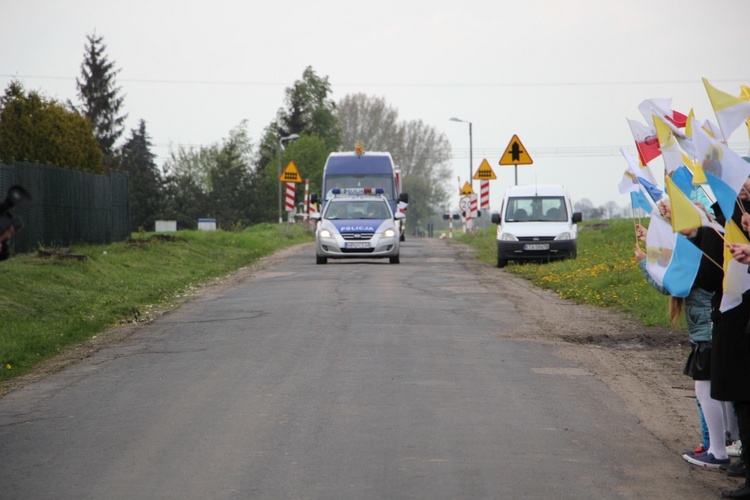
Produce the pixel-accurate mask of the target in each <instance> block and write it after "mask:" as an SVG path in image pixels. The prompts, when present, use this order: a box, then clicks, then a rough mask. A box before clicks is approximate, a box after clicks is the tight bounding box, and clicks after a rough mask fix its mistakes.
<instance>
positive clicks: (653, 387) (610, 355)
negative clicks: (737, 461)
mask: <svg viewBox="0 0 750 500" xmlns="http://www.w3.org/2000/svg"><path fill="white" fill-rule="evenodd" d="M462 253H463V252H462ZM466 253H467V255H473V254H474V252H473V251H472V250H469V249H467V250H466ZM465 262H466V265H467V266H468V268H469V269H471V270H472V271H473V274H475V275H476V276H479V277H480V278H479V280H480V282H481V283H482V284H483V285H484V286H487V287H489V288H490V289H492V290H493V293H497V294H498V295H502V296H503V297H505V298H506V299H507V300H509V301H511V302H512V303H513V304H515V307H516V309H517V310H518V311H519V312H520V313H521V314H522V315H523V316H526V317H528V318H530V319H533V320H534V323H532V324H533V327H529V328H526V329H520V330H518V331H514V332H512V333H510V334H505V336H506V337H510V338H515V339H519V340H527V341H532V342H545V343H553V344H556V345H558V346H559V355H560V356H561V357H563V358H565V359H569V360H571V361H574V362H575V363H577V364H579V365H580V366H581V367H582V368H584V369H585V370H586V371H588V372H590V373H592V374H593V375H594V376H596V377H597V378H599V379H600V380H602V381H603V382H604V383H605V384H606V385H607V386H608V387H609V388H610V389H611V390H612V391H613V392H615V393H616V394H617V395H618V396H619V397H620V398H622V400H623V402H624V405H625V407H626V408H623V410H625V409H627V410H628V411H630V412H631V413H633V414H634V415H635V416H636V417H637V418H638V419H639V421H640V422H641V424H642V425H643V426H644V427H645V428H646V429H648V431H649V432H651V433H652V434H653V435H654V436H655V437H656V438H657V439H658V440H659V441H660V442H661V443H663V444H664V445H665V446H666V447H667V448H668V449H670V450H672V451H674V452H675V453H679V454H681V453H683V452H684V451H686V450H691V449H693V448H694V447H695V446H697V445H698V444H700V442H701V431H700V421H699V414H698V407H697V404H696V399H695V389H694V384H693V380H692V379H690V378H689V377H687V376H685V375H683V374H682V370H683V368H684V365H685V362H686V360H687V355H688V352H689V350H690V347H689V339H688V334H687V332H686V331H680V330H674V329H671V328H667V327H663V326H644V325H643V324H642V323H641V322H639V321H637V320H635V319H634V318H633V317H631V316H628V315H626V314H624V313H620V312H618V311H615V310H612V309H606V308H598V307H591V306H586V305H581V304H577V303H575V302H572V301H568V300H564V299H560V298H559V297H558V295H557V294H556V293H554V292H551V291H548V290H543V289H540V288H537V287H535V286H533V285H532V284H531V283H530V282H529V281H527V280H525V279H523V278H520V277H517V276H515V275H513V274H511V273H509V272H507V271H505V270H500V269H493V268H492V266H490V265H488V264H485V263H483V262H480V261H478V260H476V259H467V260H466V261H465ZM690 470H691V472H692V474H693V476H694V477H695V478H696V479H698V480H699V481H701V482H703V483H704V484H707V485H708V486H710V487H714V488H729V487H734V485H735V484H739V481H740V480H739V479H736V478H729V477H727V476H726V475H725V474H723V473H721V472H719V471H716V470H709V469H701V468H697V467H691V469H690Z"/></svg>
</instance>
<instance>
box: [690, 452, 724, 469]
mask: <svg viewBox="0 0 750 500" xmlns="http://www.w3.org/2000/svg"><path fill="white" fill-rule="evenodd" d="M682 458H684V459H685V460H687V461H688V462H690V463H691V464H693V465H698V466H700V467H708V468H709V469H718V468H719V467H721V466H722V465H729V463H730V460H729V459H728V458H724V459H719V458H714V454H713V453H703V454H702V455H693V454H691V453H685V454H684V455H682Z"/></svg>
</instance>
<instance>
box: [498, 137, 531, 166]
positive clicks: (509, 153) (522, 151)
mask: <svg viewBox="0 0 750 500" xmlns="http://www.w3.org/2000/svg"><path fill="white" fill-rule="evenodd" d="M532 163H534V161H533V160H532V159H531V156H529V152H528V151H526V148H525V147H524V146H523V144H521V139H519V138H518V136H517V135H514V136H513V138H512V139H511V140H510V142H509V143H508V147H507V148H505V153H503V156H502V157H501V158H500V165H531V164H532Z"/></svg>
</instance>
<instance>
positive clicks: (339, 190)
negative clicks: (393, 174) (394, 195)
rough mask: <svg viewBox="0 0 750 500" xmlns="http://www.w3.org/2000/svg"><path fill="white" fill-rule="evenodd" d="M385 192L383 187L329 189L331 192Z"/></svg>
mask: <svg viewBox="0 0 750 500" xmlns="http://www.w3.org/2000/svg"><path fill="white" fill-rule="evenodd" d="M341 193H344V194H385V189H383V188H375V189H373V188H344V189H343V190H342V189H341V188H334V189H332V190H331V194H341Z"/></svg>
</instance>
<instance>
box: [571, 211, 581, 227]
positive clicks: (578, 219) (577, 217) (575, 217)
mask: <svg viewBox="0 0 750 500" xmlns="http://www.w3.org/2000/svg"><path fill="white" fill-rule="evenodd" d="M582 220H583V214H582V213H581V212H573V224H577V223H579V222H581V221H582Z"/></svg>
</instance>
